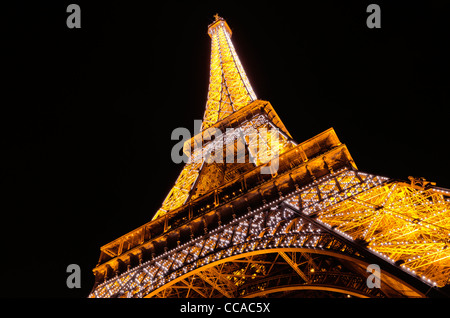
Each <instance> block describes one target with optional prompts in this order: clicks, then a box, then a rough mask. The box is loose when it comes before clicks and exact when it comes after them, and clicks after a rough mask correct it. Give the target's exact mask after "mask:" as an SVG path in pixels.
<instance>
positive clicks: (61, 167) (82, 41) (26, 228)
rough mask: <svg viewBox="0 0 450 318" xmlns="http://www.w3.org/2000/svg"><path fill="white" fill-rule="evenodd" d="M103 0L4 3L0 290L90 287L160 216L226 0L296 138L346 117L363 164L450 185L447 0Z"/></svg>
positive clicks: (241, 51) (260, 86)
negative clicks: (112, 249)
mask: <svg viewBox="0 0 450 318" xmlns="http://www.w3.org/2000/svg"><path fill="white" fill-rule="evenodd" d="M91 2H92V1H90V2H89V1H71V2H69V1H46V2H45V3H44V1H39V2H36V1H35V2H31V1H30V2H29V3H28V2H17V3H16V4H14V5H12V4H10V5H7V6H4V7H2V9H1V14H2V20H3V21H4V22H6V24H5V26H4V27H3V28H2V31H3V32H2V37H3V40H2V56H3V58H2V64H3V65H2V71H1V75H2V77H3V80H2V97H1V98H2V99H1V100H2V102H1V108H0V109H1V115H0V120H1V125H0V126H1V148H0V149H1V150H0V151H1V158H2V160H1V162H2V164H1V168H2V169H1V178H0V183H1V203H2V204H1V205H2V207H1V208H0V210H1V214H2V222H1V225H2V231H1V233H2V241H1V242H2V248H1V249H2V251H1V255H2V260H1V266H2V268H1V273H2V276H1V277H2V288H0V290H1V296H3V297H87V295H88V294H89V292H90V290H91V288H92V285H93V278H94V277H93V275H92V272H91V270H92V268H93V267H94V266H95V265H96V263H97V261H98V257H99V252H100V246H102V245H104V244H106V243H108V242H110V241H112V240H114V239H115V238H117V237H119V236H121V235H123V234H126V233H127V232H129V231H131V230H133V229H135V228H136V227H138V226H140V225H142V224H144V223H146V222H148V221H149V220H150V219H151V218H152V216H153V214H154V213H155V212H156V211H157V209H158V208H159V207H160V205H161V203H162V201H163V200H164V198H165V196H166V195H167V193H168V191H169V190H170V188H171V187H172V185H173V184H174V182H175V180H176V178H177V176H178V174H179V172H180V171H181V169H182V165H179V164H175V163H173V162H172V161H171V157H170V151H171V148H172V147H173V146H174V145H175V144H176V142H177V141H172V140H171V138H170V136H171V132H172V130H173V129H175V128H177V127H186V128H188V129H190V130H191V132H192V131H193V128H194V119H201V118H202V117H203V111H204V107H205V103H206V97H207V91H208V83H209V62H210V61H209V59H210V38H209V36H208V35H207V33H206V32H207V26H208V24H210V23H211V22H212V21H213V20H214V18H213V15H214V14H215V13H216V12H217V13H219V15H221V16H222V17H224V18H225V19H226V20H227V22H228V24H229V25H230V27H231V29H232V31H233V36H232V41H233V43H234V46H235V48H236V50H237V53H238V55H239V57H240V60H241V62H242V64H243V66H244V68H245V70H246V73H247V75H248V77H249V80H250V82H251V84H252V86H253V89H254V91H255V93H256V95H257V96H258V98H259V99H263V100H268V101H270V102H271V104H272V105H273V106H274V108H275V110H276V111H277V113H278V115H279V116H280V118H281V119H282V121H283V122H284V124H285V126H286V127H287V129H288V130H289V131H290V133H291V135H292V136H293V137H294V139H295V140H296V141H297V142H302V141H304V140H306V139H309V138H311V137H313V136H315V135H316V134H318V133H320V132H322V131H324V130H326V129H328V128H329V127H334V129H335V130H336V132H337V134H338V136H339V138H340V140H341V141H342V142H343V143H345V144H346V145H347V147H348V148H349V151H350V153H351V154H352V156H353V159H354V160H355V162H356V164H357V166H358V168H359V169H360V170H363V171H365V172H369V173H373V174H380V175H384V176H389V177H394V178H399V179H404V180H407V177H408V176H410V175H412V176H417V177H425V178H426V179H427V180H430V181H434V182H436V183H437V185H438V186H441V187H445V188H450V170H449V166H448V164H449V157H448V141H449V128H448V125H449V124H448V119H449V118H448V107H449V106H450V62H449V61H450V50H449V41H450V27H449V24H450V19H449V18H448V14H449V12H450V11H449V6H448V3H447V4H446V5H444V4H443V2H440V1H421V2H411V1H395V2H396V4H395V5H394V4H392V1H377V0H373V1H370V2H368V1H345V2H344V1H320V2H313V1H310V2H308V3H307V4H303V2H296V3H295V4H294V3H287V2H280V1H273V2H261V1H255V2H245V3H244V4H243V1H232V2H227V5H223V4H219V3H218V4H214V3H211V2H198V1H180V2H175V1H164V2H162V4H156V2H153V1H146V2H142V3H135V2H133V3H129V2H118V1H108V2H98V3H96V4H95V5H94V4H92V3H91ZM70 3H77V4H79V5H80V7H81V26H82V27H81V29H68V28H67V27H66V18H67V16H68V15H69V14H68V13H66V8H67V6H68V5H69V4H70ZM312 3H315V4H312ZM370 3H377V4H379V5H380V7H381V29H368V28H367V26H366V18H367V16H368V15H369V13H366V8H367V5H368V4H370ZM72 263H75V264H78V265H80V266H81V270H82V284H81V289H69V288H67V287H66V277H67V276H68V274H67V273H66V267H67V266H68V265H69V264H72Z"/></svg>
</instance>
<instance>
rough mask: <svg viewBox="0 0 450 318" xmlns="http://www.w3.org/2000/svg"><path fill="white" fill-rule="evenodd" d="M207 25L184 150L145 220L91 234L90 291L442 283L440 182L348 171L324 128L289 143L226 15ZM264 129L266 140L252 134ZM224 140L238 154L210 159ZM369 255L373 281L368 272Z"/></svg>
mask: <svg viewBox="0 0 450 318" xmlns="http://www.w3.org/2000/svg"><path fill="white" fill-rule="evenodd" d="M208 33H209V35H210V36H211V39H212V52H211V77H210V85H209V93H208V102H207V106H206V111H205V116H204V121H203V127H202V128H203V130H202V132H201V133H200V134H198V135H197V136H195V137H193V138H192V139H191V140H189V141H188V142H186V144H185V146H188V148H189V149H194V150H193V151H190V152H188V154H189V162H188V163H186V165H185V167H184V168H183V170H182V172H181V174H180V176H179V178H178V179H177V181H176V183H175V186H174V187H173V189H172V190H171V192H170V193H169V195H168V196H167V198H166V200H165V201H164V203H163V206H162V208H161V209H160V210H159V211H158V212H157V213H156V214H155V217H154V218H153V219H152V220H151V221H150V222H148V223H147V224H144V225H143V226H141V227H139V228H137V229H135V230H133V231H131V232H130V233H127V234H125V235H123V236H121V237H119V238H118V239H116V240H114V241H112V242H110V243H108V244H106V245H104V246H103V247H102V248H101V255H100V259H99V264H98V265H97V267H96V268H94V274H95V277H96V282H95V286H94V288H93V290H92V292H91V294H90V295H89V297H190V298H191V297H205V298H209V297H299V296H300V297H324V296H328V297H346V296H356V297H427V296H436V295H437V296H442V288H443V287H446V286H448V285H449V284H450V281H449V277H450V248H449V247H450V246H449V245H450V212H449V209H450V191H449V190H446V189H442V188H438V187H436V186H435V185H434V184H433V183H430V182H427V181H426V180H424V179H419V178H410V182H406V181H402V180H393V179H390V178H387V177H384V176H377V175H373V174H370V173H365V172H362V171H359V170H358V169H357V167H356V165H355V163H354V162H353V159H352V157H351V155H350V153H349V152H348V150H347V148H346V146H345V145H344V144H342V143H341V142H340V141H339V139H338V137H337V135H336V133H335V132H334V130H333V129H332V128H330V129H328V130H326V131H325V132H323V133H321V134H319V135H317V136H315V137H313V138H311V139H309V140H307V141H305V142H303V143H300V144H297V143H296V142H294V141H293V140H292V138H291V136H290V134H289V132H288V131H287V130H286V128H285V127H284V125H283V124H282V122H281V120H280V119H279V117H278V116H277V114H276V112H275V111H274V109H273V107H272V106H271V105H270V103H269V102H266V101H261V100H257V99H256V96H255V94H254V92H253V90H252V89H251V86H250V84H249V82H248V79H247V77H246V75H245V72H244V70H243V67H242V65H241V63H240V62H239V59H238V57H237V54H236V52H235V49H234V47H233V45H232V43H231V39H230V37H231V30H230V28H229V27H228V25H227V24H226V22H225V21H224V20H223V19H222V18H220V17H218V16H216V20H215V21H214V23H212V24H211V25H210V26H209V28H208ZM226 128H233V129H232V130H230V129H228V130H227V129H226ZM212 129H215V130H216V131H221V132H222V133H221V134H218V135H217V134H216V135H215V137H216V138H214V139H213V140H211V138H210V136H211V134H212V133H211V131H212ZM270 129H273V130H272V131H275V129H276V131H277V134H278V132H279V134H278V137H279V138H278V142H277V143H276V145H275V146H274V145H273V144H270V145H269V144H264V145H262V144H261V143H259V144H258V142H257V140H258V139H255V138H252V133H254V134H255V132H256V135H258V137H260V136H259V135H260V131H262V130H264V131H271V130H270ZM227 149H231V150H232V151H231V152H230V153H233V154H235V153H238V154H239V152H243V153H245V156H242V157H241V158H245V162H236V161H233V160H231V161H225V162H215V161H212V162H211V161H208V158H211V157H212V156H215V155H217V153H224V154H227ZM274 158H275V159H276V160H277V166H276V167H277V168H276V169H273V170H270V169H269V171H270V173H262V171H263V169H265V168H267V167H268V166H270V165H271V164H272V163H273V160H274ZM369 264H376V265H378V266H379V267H380V269H381V288H373V286H372V288H371V287H370V286H369V285H368V284H367V278H368V277H369V275H370V274H371V273H369V272H367V267H368V265H369Z"/></svg>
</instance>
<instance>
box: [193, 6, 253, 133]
mask: <svg viewBox="0 0 450 318" xmlns="http://www.w3.org/2000/svg"><path fill="white" fill-rule="evenodd" d="M214 17H215V21H214V22H213V23H212V24H210V25H209V26H208V34H209V36H210V37H211V66H210V78H209V90H208V101H207V102H206V110H205V114H204V116H203V124H202V129H206V128H208V127H210V126H211V125H213V124H215V123H216V122H218V121H220V120H222V119H224V118H225V117H227V116H228V115H230V114H232V113H234V112H235V111H237V110H239V109H240V108H242V107H244V106H246V105H248V104H249V103H251V102H252V101H254V100H256V95H255V93H254V92H253V89H252V87H251V85H250V82H249V81H248V78H247V75H246V74H245V71H244V68H243V67H242V64H241V62H240V61H239V57H238V56H237V54H236V50H235V49H234V46H233V43H232V42H231V29H230V27H229V26H228V24H227V22H226V21H225V20H224V19H223V18H221V17H219V15H217V14H216V15H215V16H214Z"/></svg>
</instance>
